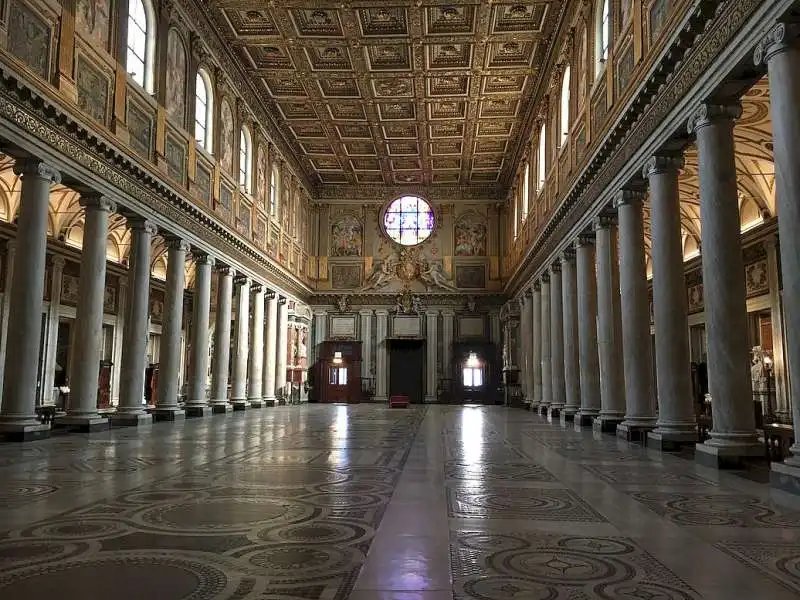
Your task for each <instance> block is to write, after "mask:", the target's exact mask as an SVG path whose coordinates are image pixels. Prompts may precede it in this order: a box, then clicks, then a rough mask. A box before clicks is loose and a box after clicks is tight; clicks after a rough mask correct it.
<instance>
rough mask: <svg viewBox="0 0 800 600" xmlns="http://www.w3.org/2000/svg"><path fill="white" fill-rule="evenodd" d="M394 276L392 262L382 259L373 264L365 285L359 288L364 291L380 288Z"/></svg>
mask: <svg viewBox="0 0 800 600" xmlns="http://www.w3.org/2000/svg"><path fill="white" fill-rule="evenodd" d="M394 277H395V272H394V263H393V262H392V261H390V260H384V261H383V262H381V263H380V264H379V265H376V266H375V268H374V269H373V271H372V273H371V274H370V276H369V279H367V283H366V285H365V286H364V287H363V288H361V289H362V291H366V290H376V289H378V288H382V287H384V286H386V285H387V284H388V283H389V281H391V280H392V279H393V278H394Z"/></svg>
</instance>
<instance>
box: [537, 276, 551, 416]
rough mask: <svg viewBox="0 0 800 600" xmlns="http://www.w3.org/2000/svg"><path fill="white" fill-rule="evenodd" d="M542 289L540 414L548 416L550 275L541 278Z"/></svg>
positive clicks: (549, 386)
mask: <svg viewBox="0 0 800 600" xmlns="http://www.w3.org/2000/svg"><path fill="white" fill-rule="evenodd" d="M540 282H541V289H542V330H541V336H540V337H541V338H542V403H541V404H540V405H539V414H541V415H543V416H546V415H547V413H548V411H549V409H550V404H552V402H553V377H552V365H551V363H550V351H551V349H550V339H551V337H550V275H548V274H547V273H545V274H544V275H542V276H541V278H540Z"/></svg>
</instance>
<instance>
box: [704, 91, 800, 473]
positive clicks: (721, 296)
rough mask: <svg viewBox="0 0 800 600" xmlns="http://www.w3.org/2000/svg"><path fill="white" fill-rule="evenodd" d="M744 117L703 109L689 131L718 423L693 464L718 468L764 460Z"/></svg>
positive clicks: (727, 109)
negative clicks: (750, 316) (748, 270)
mask: <svg viewBox="0 0 800 600" xmlns="http://www.w3.org/2000/svg"><path fill="white" fill-rule="evenodd" d="M741 112H742V109H741V106H739V105H728V106H722V105H712V104H703V105H701V106H700V107H699V108H698V109H697V110H696V111H695V112H694V113H693V114H692V116H691V117H690V118H689V123H688V129H689V131H690V132H694V133H695V134H696V136H697V155H698V173H699V177H700V225H701V231H702V232H703V298H704V301H705V313H706V333H707V335H708V380H709V388H710V392H711V398H712V405H711V406H712V415H713V421H714V425H713V429H712V430H711V432H710V435H711V437H710V439H708V440H707V441H706V442H705V443H702V444H698V445H697V450H696V452H695V459H696V460H697V461H698V462H700V463H701V464H704V465H707V466H715V467H720V468H724V467H736V466H741V463H742V460H743V459H744V458H746V457H748V456H763V455H764V446H763V445H761V444H759V442H758V438H757V436H756V431H755V415H754V411H753V388H752V382H751V381H750V371H749V369H748V368H747V365H748V364H750V349H749V347H748V343H747V302H746V294H745V283H744V260H743V258H742V245H741V239H740V217H739V197H738V190H737V183H736V162H735V156H736V149H735V147H734V139H733V124H734V120H735V119H737V118H738V117H739V116H740V115H741ZM776 129H777V127H776ZM776 155H777V154H776ZM794 158H795V157H792V160H794ZM787 164H788V163H787ZM776 167H777V168H779V165H776ZM791 168H794V167H791ZM781 216H783V215H781ZM787 305H788V303H787Z"/></svg>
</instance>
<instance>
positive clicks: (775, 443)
mask: <svg viewBox="0 0 800 600" xmlns="http://www.w3.org/2000/svg"><path fill="white" fill-rule="evenodd" d="M793 443H794V428H793V427H792V426H791V425H783V424H781V423H770V424H768V425H764V446H766V449H767V458H768V459H769V460H770V461H774V462H780V461H782V460H785V459H786V458H787V457H788V456H789V448H791V446H792V444H793Z"/></svg>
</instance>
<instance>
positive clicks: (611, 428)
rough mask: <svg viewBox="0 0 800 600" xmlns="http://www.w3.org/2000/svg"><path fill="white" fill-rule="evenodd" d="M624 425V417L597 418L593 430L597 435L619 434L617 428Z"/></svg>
mask: <svg viewBox="0 0 800 600" xmlns="http://www.w3.org/2000/svg"><path fill="white" fill-rule="evenodd" d="M620 423H622V417H619V418H614V417H606V416H600V417H595V419H594V421H592V430H593V431H595V432H596V433H617V426H618V425H619V424H620Z"/></svg>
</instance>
